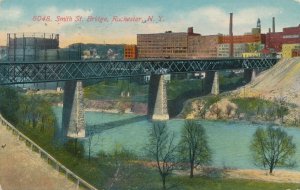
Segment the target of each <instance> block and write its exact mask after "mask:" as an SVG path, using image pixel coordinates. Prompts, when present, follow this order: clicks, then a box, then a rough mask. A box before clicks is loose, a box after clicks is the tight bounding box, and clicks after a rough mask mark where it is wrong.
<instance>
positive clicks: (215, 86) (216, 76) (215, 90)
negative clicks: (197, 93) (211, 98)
mask: <svg viewBox="0 0 300 190" xmlns="http://www.w3.org/2000/svg"><path fill="white" fill-rule="evenodd" d="M219 93H220V84H219V72H218V71H215V73H214V81H213V84H212V88H211V94H213V95H218V94H219Z"/></svg>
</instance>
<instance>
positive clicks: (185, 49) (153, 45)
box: [137, 27, 219, 59]
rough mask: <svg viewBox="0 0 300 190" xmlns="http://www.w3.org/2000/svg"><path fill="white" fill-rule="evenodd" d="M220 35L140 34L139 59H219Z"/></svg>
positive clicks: (183, 33)
mask: <svg viewBox="0 0 300 190" xmlns="http://www.w3.org/2000/svg"><path fill="white" fill-rule="evenodd" d="M218 43H219V35H209V36H202V35H200V34H197V33H194V31H193V28H192V27H190V28H188V31H187V32H179V33H173V32H172V31H167V32H165V33H158V34H138V35H137V49H138V58H172V59H180V58H194V59H197V58H207V57H217V47H218Z"/></svg>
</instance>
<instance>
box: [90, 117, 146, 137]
mask: <svg viewBox="0 0 300 190" xmlns="http://www.w3.org/2000/svg"><path fill="white" fill-rule="evenodd" d="M146 119H147V116H146V115H142V116H136V117H132V118H128V119H121V120H117V121H111V122H107V123H102V124H97V125H87V126H86V134H87V135H89V134H95V133H101V132H103V131H105V130H108V129H113V128H116V127H120V126H123V125H128V124H132V123H136V122H140V121H144V120H146Z"/></svg>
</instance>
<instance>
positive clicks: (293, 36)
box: [265, 25, 300, 53]
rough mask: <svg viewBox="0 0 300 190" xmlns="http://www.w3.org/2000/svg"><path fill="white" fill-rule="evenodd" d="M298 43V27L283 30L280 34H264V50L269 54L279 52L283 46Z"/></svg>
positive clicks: (299, 34) (299, 36)
mask: <svg viewBox="0 0 300 190" xmlns="http://www.w3.org/2000/svg"><path fill="white" fill-rule="evenodd" d="M298 43H300V25H299V26H296V27H288V28H283V31H282V32H272V33H271V32H269V33H268V34H266V46H265V48H266V49H267V50H269V51H270V52H277V53H278V52H281V51H282V45H283V44H298Z"/></svg>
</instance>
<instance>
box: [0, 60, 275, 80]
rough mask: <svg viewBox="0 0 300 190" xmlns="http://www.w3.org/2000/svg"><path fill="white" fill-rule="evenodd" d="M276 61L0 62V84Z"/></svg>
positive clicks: (255, 65) (238, 66) (214, 68)
mask: <svg viewBox="0 0 300 190" xmlns="http://www.w3.org/2000/svg"><path fill="white" fill-rule="evenodd" d="M277 62H278V59H275V58H245V59H243V58H233V59H229V58H228V59H221V58H214V59H201V60H198V59H197V60H196V59H190V60H187V59H183V60H177V59H176V60H171V59H164V60H132V61H127V60H123V61H92V60H83V61H48V62H41V61H33V62H2V63H0V85H1V84H23V83H38V82H54V81H66V80H86V79H103V78H121V77H133V76H141V75H150V74H166V73H193V72H200V71H218V70H228V69H230V70H234V69H259V68H270V67H272V66H273V65H275V64H276V63H277Z"/></svg>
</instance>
